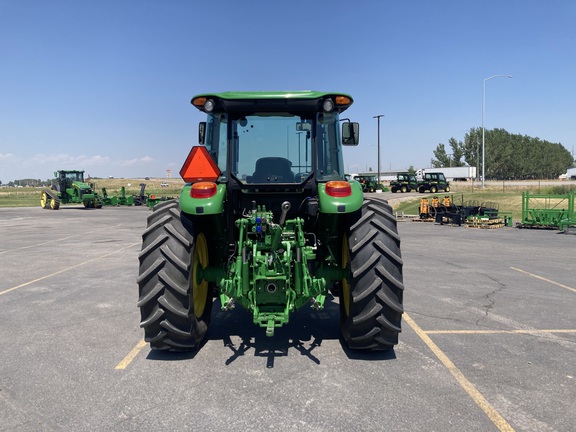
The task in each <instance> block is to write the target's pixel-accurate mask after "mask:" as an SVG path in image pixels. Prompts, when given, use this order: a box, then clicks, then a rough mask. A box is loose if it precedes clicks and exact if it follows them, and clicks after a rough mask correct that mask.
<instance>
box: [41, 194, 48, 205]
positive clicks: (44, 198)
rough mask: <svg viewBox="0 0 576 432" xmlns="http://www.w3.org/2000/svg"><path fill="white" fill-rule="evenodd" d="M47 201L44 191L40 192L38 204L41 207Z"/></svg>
mask: <svg viewBox="0 0 576 432" xmlns="http://www.w3.org/2000/svg"><path fill="white" fill-rule="evenodd" d="M47 203H48V196H47V195H46V192H42V195H41V196H40V206H41V207H42V208H46V204H47Z"/></svg>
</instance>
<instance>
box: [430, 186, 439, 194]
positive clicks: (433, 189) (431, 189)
mask: <svg viewBox="0 0 576 432" xmlns="http://www.w3.org/2000/svg"><path fill="white" fill-rule="evenodd" d="M430 192H431V193H436V192H438V188H437V187H436V186H430Z"/></svg>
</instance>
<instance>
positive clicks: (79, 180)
mask: <svg viewBox="0 0 576 432" xmlns="http://www.w3.org/2000/svg"><path fill="white" fill-rule="evenodd" d="M54 177H56V178H55V179H53V180H52V186H51V188H50V189H43V190H42V192H41V193H40V206H41V207H42V208H44V209H52V210H58V209H59V208H60V204H69V203H75V204H80V203H81V204H84V207H86V208H101V207H102V200H101V199H100V197H99V196H98V194H97V193H96V192H94V190H93V187H92V186H90V185H88V184H86V183H84V171H76V170H70V171H67V170H60V171H56V172H55V173H54Z"/></svg>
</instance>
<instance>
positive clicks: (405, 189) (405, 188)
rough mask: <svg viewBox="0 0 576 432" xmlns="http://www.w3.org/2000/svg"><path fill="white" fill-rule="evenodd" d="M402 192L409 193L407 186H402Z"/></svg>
mask: <svg viewBox="0 0 576 432" xmlns="http://www.w3.org/2000/svg"><path fill="white" fill-rule="evenodd" d="M400 192H402V193H406V192H408V188H407V187H406V186H402V187H401V188H400Z"/></svg>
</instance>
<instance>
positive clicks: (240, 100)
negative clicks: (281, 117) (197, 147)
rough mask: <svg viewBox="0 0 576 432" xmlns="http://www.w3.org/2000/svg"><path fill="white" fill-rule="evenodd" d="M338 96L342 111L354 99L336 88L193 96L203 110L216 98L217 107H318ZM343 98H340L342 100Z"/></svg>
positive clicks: (194, 102)
mask: <svg viewBox="0 0 576 432" xmlns="http://www.w3.org/2000/svg"><path fill="white" fill-rule="evenodd" d="M338 96H340V97H341V98H339V99H338V100H336V103H335V108H334V110H335V111H337V112H342V111H344V110H346V109H347V108H348V107H349V106H350V105H352V103H353V99H352V97H351V96H350V95H348V94H345V93H335V92H329V93H328V92H319V91H312V90H305V91H252V92H240V91H236V92H223V93H202V94H199V95H196V96H194V97H193V98H192V101H191V103H192V104H193V105H194V106H195V107H196V108H198V109H199V110H200V111H204V112H207V110H206V109H205V107H204V102H205V101H208V100H210V99H211V100H213V101H214V102H215V109H214V111H216V112H218V111H243V110H247V111H254V110H257V111H270V112H272V111H295V110H303V111H316V110H318V109H321V107H322V103H323V101H324V100H326V99H328V98H332V99H333V100H335V99H336V98H337V97H338ZM339 101H340V102H339Z"/></svg>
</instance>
